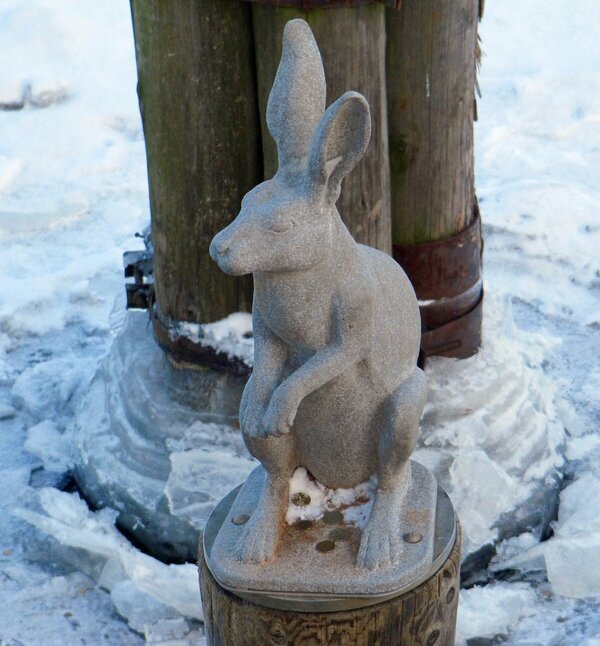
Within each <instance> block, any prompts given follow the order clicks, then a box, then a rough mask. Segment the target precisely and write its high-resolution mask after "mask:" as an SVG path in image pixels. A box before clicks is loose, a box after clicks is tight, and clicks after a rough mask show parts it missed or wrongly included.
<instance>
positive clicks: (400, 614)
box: [199, 527, 460, 646]
mask: <svg viewBox="0 0 600 646" xmlns="http://www.w3.org/2000/svg"><path fill="white" fill-rule="evenodd" d="M199 566H200V587H201V591H202V604H203V609H204V629H205V631H206V639H207V643H208V644H209V646H264V645H266V644H273V645H283V644H285V645H286V646H297V645H300V644H307V645H308V644H310V645H311V646H314V645H323V646H324V645H326V644H327V645H333V644H338V645H341V646H354V645H358V644H365V645H366V644H377V646H434V645H435V646H452V645H453V644H454V633H455V629H456V613H457V609H458V597H459V587H460V527H459V528H458V530H457V538H456V543H455V545H454V548H453V549H452V551H451V552H450V555H449V556H448V558H447V559H446V561H445V562H444V564H443V565H442V567H441V568H440V569H439V570H438V571H437V572H436V573H435V574H433V575H432V576H431V577H430V578H429V579H427V580H426V581H424V582H423V583H421V585H419V586H418V587H416V588H414V589H413V590H411V591H410V592H406V593H404V594H402V595H400V596H398V597H396V598H394V599H391V600H390V601H386V602H384V603H381V604H379V605H374V606H369V607H366V608H358V609H355V610H346V611H341V612H293V611H289V610H276V609H273V608H267V607H265V606H259V605H257V604H255V603H251V602H250V601H245V600H244V599H242V598H240V597H237V596H235V595H233V594H231V593H230V592H227V591H226V590H224V589H223V588H222V587H221V586H220V585H219V584H218V583H217V582H216V581H215V579H214V578H213V576H212V574H211V573H210V570H209V569H208V567H207V566H206V562H205V560H204V554H203V551H202V549H201V550H200V554H199Z"/></svg>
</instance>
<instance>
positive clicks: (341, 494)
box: [285, 467, 377, 529]
mask: <svg viewBox="0 0 600 646" xmlns="http://www.w3.org/2000/svg"><path fill="white" fill-rule="evenodd" d="M376 489H377V479H376V478H375V477H372V478H371V479H369V480H367V481H366V482H361V483H360V484H358V485H357V486H356V487H352V488H347V489H345V488H342V487H340V488H339V489H329V488H328V487H326V486H325V485H323V484H321V483H320V482H319V481H318V480H315V478H313V477H311V476H309V474H308V472H307V470H306V469H305V468H304V467H299V468H297V469H296V470H295V471H294V473H293V475H292V477H291V478H290V491H289V504H288V509H287V512H286V516H285V520H286V522H287V523H288V525H293V524H294V523H296V522H298V521H299V520H318V519H319V518H321V517H322V516H323V514H324V513H325V512H326V511H332V510H340V511H341V512H342V513H343V514H344V521H345V522H346V523H348V524H349V525H356V526H357V527H360V528H361V529H362V528H363V527H364V526H365V525H366V522H367V520H368V519H369V514H370V512H371V507H372V506H373V498H374V496H375V490H376ZM298 494H304V495H305V496H308V497H309V498H310V501H308V504H296V503H295V502H294V501H295V498H296V496H297V495H298ZM304 500H306V498H304Z"/></svg>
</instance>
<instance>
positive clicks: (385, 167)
mask: <svg viewBox="0 0 600 646" xmlns="http://www.w3.org/2000/svg"><path fill="white" fill-rule="evenodd" d="M252 16H253V22H254V40H255V46H256V67H257V78H258V96H259V104H260V114H261V129H262V139H263V155H264V167H265V177H267V178H268V177H272V176H273V174H274V173H275V171H276V170H277V150H276V147H275V143H274V141H273V139H272V138H271V135H270V134H269V131H268V130H267V125H266V120H265V114H266V109H267V100H268V97H269V92H270V91H271V86H272V85H273V79H274V78H275V73H276V71H277V67H278V65H279V59H280V56H281V37H282V34H283V27H284V25H285V23H286V22H287V21H288V20H292V19H293V18H304V19H305V20H306V21H307V22H308V24H309V25H310V27H311V29H312V30H313V33H314V35H315V38H316V40H317V43H318V45H319V49H320V50H321V55H322V58H323V64H324V67H325V78H326V80H327V104H328V105H330V104H331V103H333V101H335V100H336V99H337V98H338V97H340V96H341V95H342V94H344V92H346V91H348V90H355V91H357V92H360V93H361V94H363V95H364V96H365V97H366V98H367V100H368V101H369V105H370V107H371V117H372V134H371V142H370V144H369V147H368V149H367V152H366V153H365V156H364V157H363V159H362V160H361V161H360V162H359V164H358V165H357V167H356V168H355V169H354V170H353V171H352V172H351V173H350V175H348V176H347V177H346V179H345V180H344V182H343V185H342V193H341V196H340V199H339V200H338V209H339V211H340V214H341V216H342V219H343V220H344V222H345V223H346V225H347V226H348V228H349V229H350V231H351V233H352V235H353V236H354V237H355V239H356V240H358V241H359V242H362V243H365V244H368V245H371V246H373V247H376V248H378V249H381V250H382V251H385V252H386V253H390V251H391V220H390V192H389V157H388V133H387V115H386V110H387V101H386V89H385V8H384V7H383V5H380V4H374V5H369V6H360V7H353V8H335V9H313V10H310V11H307V12H305V11H302V10H300V9H293V8H285V7H272V6H265V5H259V4H255V5H253V6H252Z"/></svg>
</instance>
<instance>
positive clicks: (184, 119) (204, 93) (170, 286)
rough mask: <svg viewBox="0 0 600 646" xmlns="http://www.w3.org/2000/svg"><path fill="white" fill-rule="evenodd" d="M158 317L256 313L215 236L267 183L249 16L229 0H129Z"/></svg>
mask: <svg viewBox="0 0 600 646" xmlns="http://www.w3.org/2000/svg"><path fill="white" fill-rule="evenodd" d="M131 9H132V16H133V26H134V34H135V43H136V58H137V66H138V77H139V83H138V94H139V99H140V109H141V113H142V119H143V123H144V134H145V138H146V153H147V160H148V177H149V183H150V207H151V212H152V237H153V242H154V247H155V257H154V271H155V279H156V286H155V289H156V297H157V302H158V307H159V312H160V314H161V315H162V316H163V317H164V318H166V319H175V320H185V321H194V322H208V321H214V320H216V319H220V318H222V317H224V316H226V315H227V314H230V313H231V312H233V311H237V310H241V309H248V308H249V307H250V302H251V284H250V279H248V278H246V279H239V278H231V277H228V276H226V275H225V274H224V273H223V272H222V271H221V270H220V269H219V267H218V266H217V265H216V263H214V262H213V261H212V260H211V258H210V256H209V255H208V247H209V244H210V241H211V239H212V237H213V236H214V235H215V234H216V233H217V232H218V231H219V230H221V229H222V228H223V227H225V226H226V225H227V224H228V223H229V222H230V221H231V220H232V219H233V218H234V217H235V216H236V215H237V212H238V210H239V205H240V201H241V199H242V197H243V195H244V194H245V193H246V192H247V191H248V190H250V189H251V188H252V187H253V186H254V185H255V184H257V183H258V182H259V181H261V180H262V163H261V144H260V126H259V116H258V105H257V98H256V88H255V82H254V76H255V72H254V54H253V44H252V26H251V10H250V6H249V5H248V4H247V3H244V2H240V1H237V0H235V1H232V0H229V1H228V2H222V0H177V1H176V2H170V1H167V0H131Z"/></svg>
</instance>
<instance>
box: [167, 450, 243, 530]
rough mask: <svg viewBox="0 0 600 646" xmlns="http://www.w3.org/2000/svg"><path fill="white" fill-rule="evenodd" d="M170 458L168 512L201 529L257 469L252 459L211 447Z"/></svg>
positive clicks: (177, 453) (174, 453)
mask: <svg viewBox="0 0 600 646" xmlns="http://www.w3.org/2000/svg"><path fill="white" fill-rule="evenodd" d="M169 458H170V460H171V472H170V473H169V477H168V479H167V482H166V484H165V488H164V492H165V496H166V498H167V501H168V505H169V511H170V512H171V513H172V514H173V515H175V516H177V517H178V518H183V519H185V520H187V521H188V522H189V523H190V524H191V525H193V526H194V527H196V528H197V529H198V530H201V529H204V524H205V521H206V519H207V518H208V516H209V515H210V512H211V511H212V510H213V509H214V507H215V506H216V504H217V503H218V502H219V501H220V500H221V498H223V497H224V496H225V495H227V494H228V493H229V492H230V491H231V489H232V488H233V486H235V485H236V484H240V483H242V482H244V480H245V479H246V477H247V476H248V472H249V470H251V469H252V468H253V467H254V466H255V463H254V462H253V461H252V460H251V459H250V456H248V457H247V458H246V457H245V458H244V459H240V458H239V457H238V456H236V455H234V454H232V453H231V451H228V450H225V449H222V448H219V447H215V446H210V445H204V446H203V447H202V448H198V449H190V450H188V451H182V452H173V453H171V454H170V456H169ZM224 474H226V477H225V476H224Z"/></svg>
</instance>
